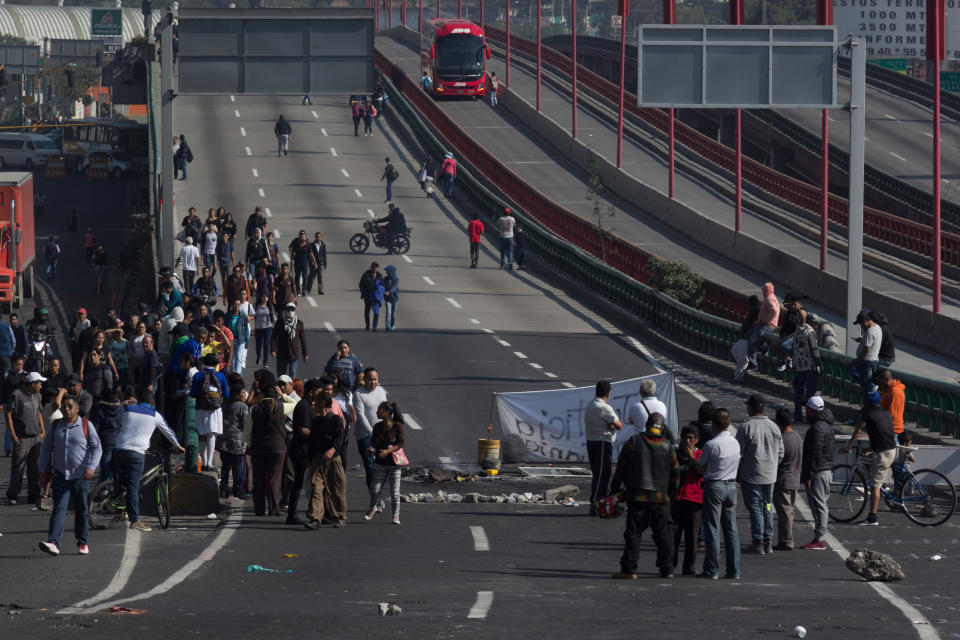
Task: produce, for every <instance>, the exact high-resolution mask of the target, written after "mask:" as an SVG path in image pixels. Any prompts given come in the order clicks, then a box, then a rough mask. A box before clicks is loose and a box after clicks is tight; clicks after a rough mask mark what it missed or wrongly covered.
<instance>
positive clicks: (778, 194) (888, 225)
mask: <svg viewBox="0 0 960 640" xmlns="http://www.w3.org/2000/svg"><path fill="white" fill-rule="evenodd" d="M485 33H486V36H487V38H488V39H490V40H493V41H495V42H498V43H501V44H505V43H506V33H505V32H503V31H501V30H500V29H497V28H495V27H490V26H487V27H486V30H485ZM510 41H511V46H512V47H513V48H515V49H516V50H518V51H520V52H522V53H524V54H527V55H535V54H536V43H535V42H532V41H530V40H527V39H524V38H519V37H515V36H511V40H510ZM541 59H542V61H543V64H545V65H549V66H551V67H554V68H555V69H557V70H558V71H559V72H561V73H563V74H566V75H567V76H569V75H570V74H571V73H572V69H573V64H572V61H571V60H570V58H568V57H567V56H566V55H564V54H562V53H560V52H559V51H557V50H555V49H552V48H550V47H545V46H544V47H541ZM577 73H578V81H579V83H580V84H582V86H583V87H585V88H586V89H587V90H588V91H591V92H593V93H594V95H596V96H598V97H600V98H602V99H605V100H611V101H614V102H616V101H619V95H620V89H619V87H618V86H617V85H615V84H613V83H612V82H610V81H609V80H607V79H606V78H603V77H602V76H600V75H598V74H596V73H594V72H592V71H590V70H589V69H586V68H584V67H583V66H582V65H581V67H580V68H579V69H578V72H577ZM630 98H631V99H628V100H626V104H625V106H624V108H625V109H626V110H627V111H629V112H630V113H631V114H633V115H634V116H636V117H639V118H641V119H643V120H644V121H646V122H647V123H649V124H650V125H652V126H653V127H655V128H656V129H658V130H659V131H660V132H661V133H664V134H665V133H666V132H667V130H668V126H669V123H668V116H667V114H666V113H664V112H663V111H662V110H660V109H649V108H640V107H638V106H637V104H636V103H637V100H636V96H634V95H632V94H630ZM675 135H676V141H677V142H678V143H679V144H682V145H683V146H685V147H686V148H688V149H690V150H691V151H693V152H694V153H695V154H697V155H699V156H700V157H702V158H703V159H704V160H706V161H708V162H710V163H711V164H713V165H715V166H717V167H718V168H720V169H721V170H723V171H725V172H726V173H727V175H733V173H734V171H735V167H736V153H735V151H734V150H733V149H731V148H730V147H727V146H726V145H723V144H721V143H720V142H718V141H716V140H714V139H713V138H710V137H709V136H706V135H704V134H702V133H700V132H699V131H697V130H696V129H694V128H693V127H690V126H688V125H686V124H684V123H681V122H677V123H676V124H675ZM742 172H743V179H744V180H745V181H746V182H748V183H750V184H752V185H753V186H754V187H756V188H758V189H760V190H762V191H764V192H766V193H768V194H769V195H770V196H772V197H774V198H778V199H780V200H782V201H784V202H786V203H789V204H791V205H794V206H796V207H799V208H801V209H803V210H805V211H808V212H809V213H812V214H815V215H819V214H820V206H821V205H820V203H821V191H820V188H819V187H816V186H813V185H811V184H808V183H806V182H802V181H800V180H796V179H794V178H791V177H789V176H787V175H784V174H782V173H780V172H778V171H775V170H773V169H771V168H770V167H767V166H766V165H763V164H761V163H759V162H757V161H755V160H753V159H752V158H747V157H744V158H743V159H742ZM828 216H829V219H830V221H831V222H833V223H835V224H838V225H840V226H842V227H844V228H846V226H847V217H848V202H847V200H846V199H845V198H841V197H840V196H837V195H833V194H831V195H830V196H829V199H828ZM863 216H864V234H865V235H866V236H869V237H871V238H874V239H876V240H880V241H881V242H885V243H888V244H890V245H893V246H896V247H900V248H901V249H906V250H907V251H910V252H913V253H917V254H919V255H920V256H923V258H924V259H926V258H928V257H929V256H930V255H931V253H932V247H933V231H932V229H930V228H929V227H928V226H926V225H924V224H921V223H919V222H914V221H911V220H907V219H906V218H901V217H899V216H895V215H892V214H889V213H886V212H884V211H879V210H877V209H872V208H869V207H864V213H863ZM940 247H941V257H942V260H943V262H944V263H945V264H948V265H951V266H954V267H960V235H957V234H953V233H948V232H944V233H942V234H941V244H940Z"/></svg>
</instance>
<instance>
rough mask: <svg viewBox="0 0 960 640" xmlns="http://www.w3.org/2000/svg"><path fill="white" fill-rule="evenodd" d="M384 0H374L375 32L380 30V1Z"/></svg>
mask: <svg viewBox="0 0 960 640" xmlns="http://www.w3.org/2000/svg"><path fill="white" fill-rule="evenodd" d="M381 2H382V0H373V22H374V27H373V30H374V32H377V31H380V3H381Z"/></svg>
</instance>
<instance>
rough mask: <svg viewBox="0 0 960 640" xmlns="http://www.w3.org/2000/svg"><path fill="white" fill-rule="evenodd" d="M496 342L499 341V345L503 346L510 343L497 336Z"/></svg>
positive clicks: (507, 345)
mask: <svg viewBox="0 0 960 640" xmlns="http://www.w3.org/2000/svg"><path fill="white" fill-rule="evenodd" d="M497 342H499V343H500V345H501V346H503V347H509V346H510V343H509V342H507V341H506V340H501V339H500V338H497Z"/></svg>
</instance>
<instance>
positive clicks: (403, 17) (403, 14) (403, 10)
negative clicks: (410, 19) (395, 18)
mask: <svg viewBox="0 0 960 640" xmlns="http://www.w3.org/2000/svg"><path fill="white" fill-rule="evenodd" d="M400 24H402V25H404V26H406V25H407V0H403V1H402V2H401V3H400Z"/></svg>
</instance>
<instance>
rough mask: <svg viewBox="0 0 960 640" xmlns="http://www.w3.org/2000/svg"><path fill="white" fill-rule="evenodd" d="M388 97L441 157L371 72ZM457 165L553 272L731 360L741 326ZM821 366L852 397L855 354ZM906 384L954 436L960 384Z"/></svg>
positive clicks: (932, 421) (912, 399) (481, 200)
mask: <svg viewBox="0 0 960 640" xmlns="http://www.w3.org/2000/svg"><path fill="white" fill-rule="evenodd" d="M377 74H378V75H379V77H380V78H381V80H382V81H383V84H384V87H385V88H386V90H387V92H388V93H389V95H390V96H391V99H390V106H391V107H392V108H393V109H394V110H395V111H396V112H397V114H398V115H399V116H400V117H401V118H402V119H403V120H404V121H405V122H406V124H407V126H409V127H410V129H411V131H412V132H413V134H414V136H416V138H417V140H418V141H419V143H420V144H421V145H422V146H423V147H424V149H425V150H426V151H427V152H429V153H431V154H432V155H433V156H434V157H442V155H443V153H444V151H445V150H446V149H447V148H449V145H446V144H444V143H443V142H442V141H441V140H440V139H439V138H438V137H437V136H436V135H435V134H434V133H433V131H432V130H431V129H430V127H429V126H428V125H427V124H426V123H425V122H424V121H423V119H422V117H421V115H420V114H419V113H418V112H417V111H416V110H415V109H414V108H413V107H412V106H411V105H410V104H409V102H407V100H406V99H405V98H404V97H403V95H402V93H401V92H400V91H398V90H397V89H396V87H395V86H394V85H393V83H392V82H390V78H389V77H388V76H387V75H385V74H383V73H381V72H380V71H378V72H377ZM463 160H464V162H463V164H460V165H459V166H458V168H457V180H456V185H457V188H458V189H460V190H462V191H463V192H465V193H466V194H467V195H468V199H469V201H470V202H471V203H472V204H473V205H474V207H476V209H475V210H476V211H478V212H479V213H481V215H483V216H485V217H486V218H487V219H488V220H493V219H494V218H495V216H496V215H498V214H499V213H500V212H501V211H503V208H504V207H506V206H510V207H511V209H512V210H513V212H514V215H515V217H516V218H517V219H518V221H520V222H521V223H522V224H523V225H524V228H525V230H526V231H525V238H526V249H527V250H528V251H530V252H531V253H534V254H536V255H537V257H538V258H539V259H540V260H541V261H542V262H544V263H546V264H547V265H548V266H550V267H551V268H552V269H553V270H554V271H556V272H559V273H562V274H564V275H566V276H568V277H570V278H571V279H573V280H575V281H577V282H580V283H581V284H583V285H585V286H586V287H588V288H590V289H591V290H592V291H594V292H596V293H597V294H598V295H600V296H601V297H602V298H604V299H605V300H607V301H608V302H610V303H613V304H615V305H617V306H619V307H621V308H622V309H625V310H626V311H628V312H630V313H632V314H634V315H636V316H637V317H638V318H641V319H643V320H644V321H645V322H647V323H648V324H650V325H652V326H653V327H654V328H655V329H656V330H657V331H658V332H659V333H660V334H661V335H663V336H665V337H666V338H667V339H669V340H673V341H675V342H676V343H678V344H681V345H683V346H685V347H687V348H689V349H692V350H694V351H696V352H699V353H701V354H703V355H706V356H710V357H713V358H717V359H720V360H726V361H731V360H732V358H731V356H730V348H731V347H732V346H733V344H734V343H735V342H736V341H737V340H738V339H739V338H740V325H739V324H738V323H736V322H733V321H731V320H727V319H724V318H719V317H717V316H713V315H710V314H707V313H704V312H702V311H699V310H697V309H694V308H692V307H688V306H686V305H684V304H682V303H680V302H678V301H676V300H674V299H673V298H671V297H669V296H667V295H665V294H663V293H661V292H659V291H657V290H656V289H653V288H651V287H648V286H646V285H644V284H643V283H641V282H638V281H636V280H634V279H633V278H630V277H628V276H626V275H625V274H623V273H621V272H619V271H617V270H616V269H613V268H612V267H610V266H609V265H606V264H604V263H602V262H601V261H599V260H597V259H596V258H594V257H593V256H591V255H589V254H588V253H586V252H584V251H582V250H581V249H579V248H578V247H576V246H575V245H573V244H571V243H569V242H567V241H565V240H563V239H561V238H558V237H557V236H556V235H554V234H552V233H549V232H548V231H546V230H544V229H543V228H542V227H541V226H540V225H539V224H538V223H537V222H536V221H535V220H534V219H533V218H532V217H531V216H529V215H527V214H526V212H524V211H523V210H520V209H519V208H518V207H517V206H516V205H515V204H514V203H508V202H507V201H505V200H504V199H503V198H502V197H501V196H500V195H498V194H496V193H494V192H493V191H491V190H489V189H488V188H487V187H486V186H484V184H483V182H482V181H481V180H479V179H478V178H477V177H475V176H474V175H473V174H472V173H471V171H470V168H469V167H468V166H467V165H468V164H469V158H465V159H463ZM820 353H821V356H822V359H823V368H824V373H823V376H821V383H820V384H821V387H822V393H823V395H824V396H827V397H830V398H834V399H836V400H840V401H845V402H852V403H854V404H858V403H859V402H860V398H861V391H860V387H859V384H858V383H856V382H854V381H853V380H852V379H851V378H850V374H849V366H850V363H851V361H852V360H853V358H851V357H849V356H847V355H844V354H841V353H836V352H833V351H827V350H825V349H821V350H820ZM759 365H760V367H759V370H758V372H757V373H758V374H760V375H766V376H769V377H771V378H777V379H781V380H787V381H789V379H790V377H791V375H792V374H790V372H789V371H788V372H786V373H778V372H777V371H776V365H777V362H776V359H775V358H774V357H773V356H767V357H764V358H760V359H759ZM894 373H895V375H896V377H897V378H899V379H900V380H901V381H902V382H903V383H904V384H905V385H906V387H907V391H906V394H907V406H906V413H905V419H906V420H907V421H908V422H909V423H914V424H916V425H918V426H921V427H924V428H927V429H930V430H931V431H933V432H935V433H940V434H943V435H947V436H950V437H960V385H958V384H952V383H946V382H939V381H936V380H930V379H928V378H923V377H921V376H915V375H912V374H909V373H906V372H902V371H897V370H894Z"/></svg>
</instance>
